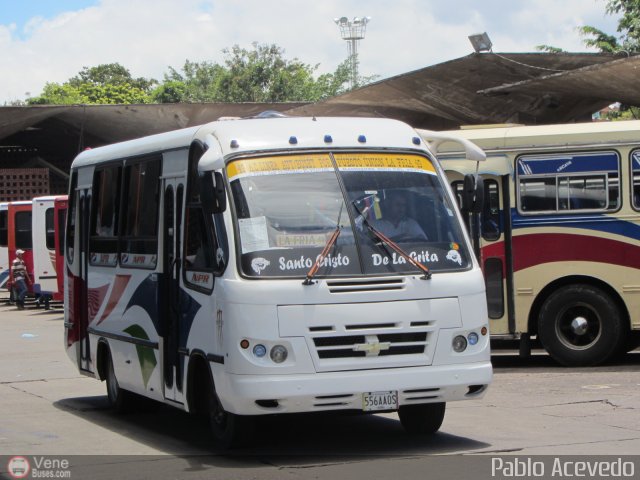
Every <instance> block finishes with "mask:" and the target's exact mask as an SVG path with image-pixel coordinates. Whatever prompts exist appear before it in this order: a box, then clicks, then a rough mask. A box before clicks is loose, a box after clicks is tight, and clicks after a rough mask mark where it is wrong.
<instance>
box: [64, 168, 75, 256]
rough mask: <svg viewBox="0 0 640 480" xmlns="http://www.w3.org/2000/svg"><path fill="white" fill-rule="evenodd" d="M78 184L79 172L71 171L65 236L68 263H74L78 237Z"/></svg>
mask: <svg viewBox="0 0 640 480" xmlns="http://www.w3.org/2000/svg"><path fill="white" fill-rule="evenodd" d="M77 185H78V172H72V173H71V182H70V185H69V202H68V205H69V207H68V211H67V219H66V220H67V221H66V224H67V225H66V230H67V233H66V235H65V237H64V242H65V246H66V255H65V257H66V258H67V263H69V264H72V263H73V249H74V242H75V237H76V207H77V205H76V199H77V196H78V195H77V192H76V187H77Z"/></svg>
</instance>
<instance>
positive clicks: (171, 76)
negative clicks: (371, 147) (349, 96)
mask: <svg viewBox="0 0 640 480" xmlns="http://www.w3.org/2000/svg"><path fill="white" fill-rule="evenodd" d="M223 53H224V63H223V65H220V64H217V63H211V62H200V63H199V62H191V61H189V60H187V61H186V62H185V64H184V65H183V67H182V69H181V70H177V69H175V68H173V67H169V73H168V74H165V78H164V82H163V83H162V84H161V85H160V86H159V87H158V88H157V89H156V91H154V93H153V98H154V100H155V101H158V102H161V103H164V102H176V101H181V102H267V103H269V102H295V101H310V102H314V101H318V100H322V99H325V98H329V97H332V96H335V95H339V94H341V93H344V92H345V91H346V87H345V85H346V84H347V82H348V78H349V70H348V65H347V62H345V63H343V64H341V65H339V66H338V68H337V69H336V71H335V72H334V73H327V74H323V75H320V76H319V77H318V78H317V79H316V78H315V77H314V74H315V72H316V70H317V68H318V65H315V66H311V65H308V64H305V63H303V62H301V61H300V60H298V59H297V58H294V59H292V60H288V59H286V58H285V57H284V50H283V49H282V48H280V47H278V46H277V45H273V44H271V45H259V44H257V43H253V44H252V48H251V49H245V48H241V47H240V46H238V45H234V46H233V47H232V48H230V49H225V50H223ZM167 87H170V93H167V92H166V89H167Z"/></svg>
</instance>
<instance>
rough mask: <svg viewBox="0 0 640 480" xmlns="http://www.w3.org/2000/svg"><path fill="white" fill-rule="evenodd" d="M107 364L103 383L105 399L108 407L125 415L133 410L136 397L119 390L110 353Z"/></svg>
mask: <svg viewBox="0 0 640 480" xmlns="http://www.w3.org/2000/svg"><path fill="white" fill-rule="evenodd" d="M106 361H107V364H106V365H105V372H106V375H105V382H106V384H107V398H108V399H109V405H111V407H112V408H113V409H114V410H115V411H116V412H118V413H127V412H131V411H133V410H135V407H136V403H137V402H136V395H135V394H134V393H132V392H129V391H127V390H124V389H122V388H120V385H119V384H118V379H117V378H116V374H115V371H114V369H113V360H112V359H111V353H108V354H107V358H106Z"/></svg>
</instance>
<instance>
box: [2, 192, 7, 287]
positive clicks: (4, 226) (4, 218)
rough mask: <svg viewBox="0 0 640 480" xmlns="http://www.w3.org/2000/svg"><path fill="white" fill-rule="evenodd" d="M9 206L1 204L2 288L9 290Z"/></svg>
mask: <svg viewBox="0 0 640 480" xmlns="http://www.w3.org/2000/svg"><path fill="white" fill-rule="evenodd" d="M8 208H9V204H8V203H6V202H2V203H0V288H5V289H6V288H7V287H6V283H7V280H8V279H9V249H8V236H9V218H8V216H7V209H8Z"/></svg>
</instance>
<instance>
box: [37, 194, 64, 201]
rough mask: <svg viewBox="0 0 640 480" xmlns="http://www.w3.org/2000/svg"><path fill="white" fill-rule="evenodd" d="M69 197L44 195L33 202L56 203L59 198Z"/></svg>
mask: <svg viewBox="0 0 640 480" xmlns="http://www.w3.org/2000/svg"><path fill="white" fill-rule="evenodd" d="M66 196H67V195H44V196H42V197H33V199H32V201H33V202H54V201H55V200H56V199H58V198H62V197H66Z"/></svg>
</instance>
